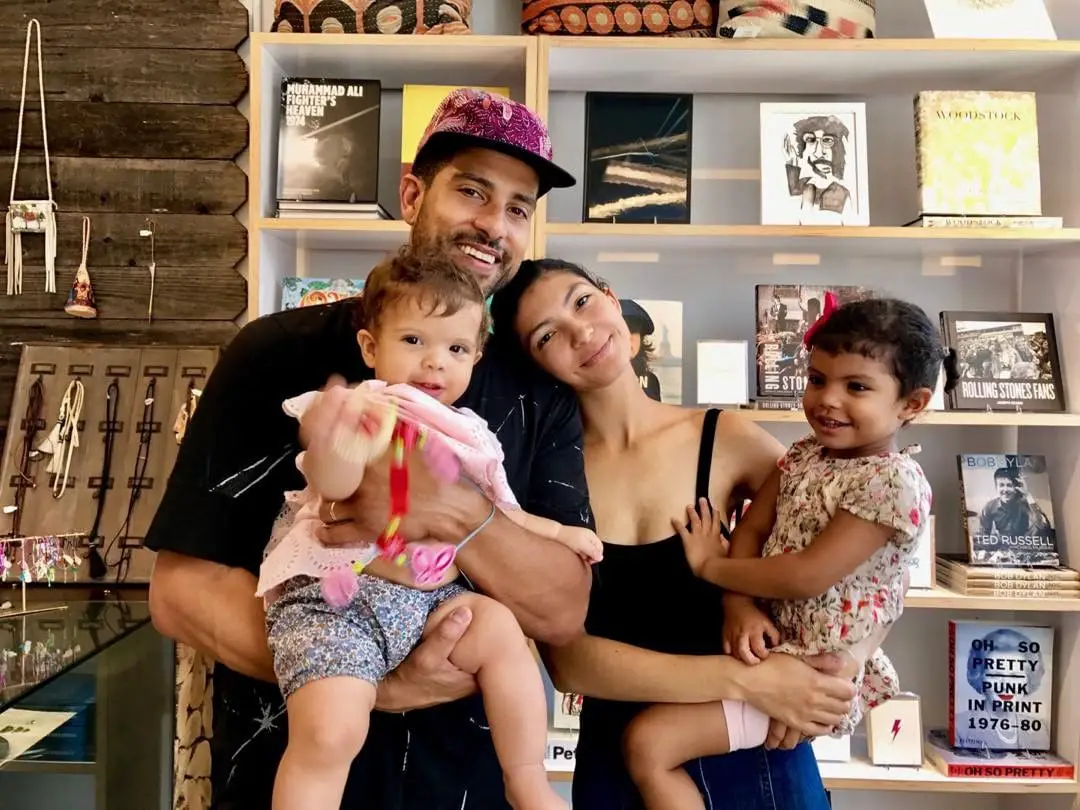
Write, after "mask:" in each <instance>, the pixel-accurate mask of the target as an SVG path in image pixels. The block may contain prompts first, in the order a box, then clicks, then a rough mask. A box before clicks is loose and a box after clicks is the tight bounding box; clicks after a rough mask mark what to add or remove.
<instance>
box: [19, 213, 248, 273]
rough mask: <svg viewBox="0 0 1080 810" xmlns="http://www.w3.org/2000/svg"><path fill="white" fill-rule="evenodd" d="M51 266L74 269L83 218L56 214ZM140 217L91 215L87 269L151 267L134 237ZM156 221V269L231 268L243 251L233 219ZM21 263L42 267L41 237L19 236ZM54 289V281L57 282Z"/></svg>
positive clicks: (145, 244)
mask: <svg viewBox="0 0 1080 810" xmlns="http://www.w3.org/2000/svg"><path fill="white" fill-rule="evenodd" d="M56 219H57V223H56V229H57V242H58V244H57V258H56V268H57V272H58V273H59V272H60V270H61V268H71V269H72V270H74V268H76V267H78V266H79V261H80V259H81V258H82V214H69V213H59V214H57V215H56ZM146 219H147V218H146V217H145V216H143V215H140V214H96V215H92V216H91V218H90V250H89V262H88V267H89V268H90V270H91V272H93V269H94V267H97V266H100V267H132V268H136V267H138V268H144V269H145V268H146V267H147V266H148V265H149V264H150V240H149V239H148V238H146V237H142V236H139V230H140V229H141V228H144V227H145V226H146ZM153 220H154V223H155V227H156V230H155V234H156V235H155V237H154V259H155V261H156V262H157V265H158V267H162V266H166V267H167V266H173V267H206V266H209V265H225V266H227V267H235V266H236V263H237V262H239V261H240V259H242V258H243V257H244V255H245V254H246V253H247V231H246V230H245V228H244V226H243V225H241V224H240V221H239V220H238V219H236V217H234V216H193V215H189V214H163V215H161V216H154V217H153ZM22 245H23V261H24V262H25V264H26V265H27V266H43V264H44V256H45V239H44V237H42V236H39V235H37V234H34V235H29V236H23V238H22ZM57 284H58V285H59V280H58V281H57Z"/></svg>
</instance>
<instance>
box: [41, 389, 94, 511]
mask: <svg viewBox="0 0 1080 810" xmlns="http://www.w3.org/2000/svg"><path fill="white" fill-rule="evenodd" d="M85 395H86V389H85V387H84V386H83V383H82V380H80V379H74V380H72V381H71V382H70V383H68V387H67V390H65V391H64V398H63V399H62V400H61V401H60V413H59V415H58V416H57V418H56V424H55V425H53V429H52V431H51V432H50V433H49V435H48V437H47V438H46V439H45V441H43V442H42V443H41V446H40V447H38V449H39V450H40V451H41V452H42V453H46V454H49V455H51V456H52V460H50V461H49V466H48V467H46V469H45V471H46V472H48V473H51V474H53V475H54V476H55V478H54V479H53V486H52V491H53V497H54V498H57V499H59V498H61V497H63V495H64V493H65V492H66V491H67V485H68V471H69V470H70V469H71V457H72V455H74V453H75V448H76V447H78V446H79V420H80V419H81V418H82V409H83V398H84V397H85Z"/></svg>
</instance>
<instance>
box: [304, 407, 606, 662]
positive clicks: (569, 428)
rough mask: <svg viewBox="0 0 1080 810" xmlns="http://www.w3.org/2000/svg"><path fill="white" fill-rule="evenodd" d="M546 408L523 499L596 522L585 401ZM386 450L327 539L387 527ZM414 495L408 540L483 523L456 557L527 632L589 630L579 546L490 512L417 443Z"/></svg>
mask: <svg viewBox="0 0 1080 810" xmlns="http://www.w3.org/2000/svg"><path fill="white" fill-rule="evenodd" d="M543 416H544V424H543V425H542V426H541V430H540V435H539V436H538V437H537V440H536V441H537V446H538V447H539V448H541V449H540V451H539V452H538V454H537V457H536V458H535V459H534V463H533V467H532V470H531V473H530V479H531V485H530V490H529V492H528V494H527V497H525V498H522V499H521V500H522V504H521V505H522V507H523V508H524V509H526V510H527V511H528V512H530V513H532V514H534V515H538V516H540V517H546V518H549V519H551V520H555V521H558V522H559V523H562V524H564V525H571V526H582V525H585V526H588V527H589V528H592V513H591V511H590V510H589V501H588V490H587V487H586V484H585V462H584V457H583V455H582V453H581V442H582V434H581V421H580V418H579V416H578V412H577V403H576V402H575V401H574V400H573V399H572V397H571V396H570V395H569V394H566V395H565V396H563V397H560V398H559V399H558V400H557V401H555V402H554V403H553V407H551V408H550V409H548V412H547V413H546V414H544V415H543ZM335 418H336V417H335V416H333V415H330V416H327V418H326V419H325V420H324V419H323V414H320V415H319V424H318V426H317V429H316V426H315V425H314V420H309V426H310V427H309V429H310V430H311V434H310V436H311V439H310V441H313V442H314V441H319V440H321V436H322V435H324V434H325V435H329V433H330V432H331V431H332V430H333V421H334V419H335ZM388 456H389V454H386V456H385V457H383V458H381V459H379V460H378V461H377V462H376V463H374V464H372V465H371V466H369V467H368V470H367V473H366V474H365V476H364V482H363V484H361V486H360V489H359V490H358V491H357V494H356V495H355V496H354V497H353V498H352V499H350V500H349V501H347V502H342V503H339V504H336V505H335V515H337V516H339V518H340V517H348V518H349V519H350V520H349V522H346V523H340V524H338V525H332V526H326V527H321V528H320V529H319V530H318V532H317V534H318V537H319V539H320V540H322V541H323V542H326V543H328V544H331V545H346V544H352V543H357V542H360V541H362V540H363V539H364V538H366V537H370V536H371V535H372V534H378V533H379V532H381V531H382V529H383V528H384V527H385V515H386V514H388V512H387V510H388V507H389V500H388V493H389V486H388V480H389V475H388V473H389V458H388ZM409 500H410V504H409V512H408V514H407V515H406V516H405V518H404V519H403V520H402V522H401V526H400V531H401V532H402V534H404V535H405V536H406V537H407V538H409V539H410V540H422V539H427V538H434V539H435V540H439V541H441V542H444V543H449V544H453V545H457V544H458V543H460V542H461V541H462V540H463V539H464V538H465V537H467V536H468V535H470V534H471V533H472V532H474V531H476V530H477V529H478V528H479V527H481V526H482V527H483V528H482V529H481V530H480V531H479V532H478V533H477V534H476V536H475V537H474V538H473V539H471V540H469V542H468V543H466V544H465V545H464V546H463V547H462V548H461V549H460V550H459V551H458V556H457V564H458V566H459V568H461V570H462V571H463V572H464V573H465V575H466V576H468V577H469V579H470V580H471V581H472V582H473V584H474V585H476V587H477V588H478V589H479V590H481V591H482V592H483V593H485V594H487V595H488V596H490V597H492V598H493V599H495V600H497V601H499V602H501V603H503V604H504V605H506V606H507V607H508V608H510V610H511V611H512V612H513V613H514V616H515V617H516V618H517V620H518V622H519V623H520V624H521V627H522V630H523V631H524V632H525V635H527V636H528V637H529V638H532V639H534V640H536V641H538V642H542V643H549V644H563V643H566V642H567V641H569V640H570V639H572V638H574V637H576V636H577V635H579V634H580V633H581V632H582V630H583V627H584V623H585V611H586V609H587V607H588V600H589V586H590V584H591V582H592V576H591V571H590V569H589V567H588V565H586V563H585V562H584V561H583V560H582V559H581V557H579V556H578V555H577V554H576V553H575V552H573V551H571V550H570V549H569V548H568V547H566V546H565V545H563V544H562V543H559V542H557V541H553V540H549V539H547V538H545V537H541V536H540V535H537V534H535V533H533V532H530V531H528V530H526V529H524V528H522V527H521V526H519V525H517V524H516V523H514V521H513V520H511V519H510V518H508V517H507V516H506V515H505V514H504V513H503V512H502V511H501V510H500V509H495V510H494V514H493V515H492V503H491V501H489V500H488V499H487V498H486V497H484V495H482V494H481V493H480V492H479V491H478V490H477V489H476V487H475V486H473V485H472V484H471V483H469V482H465V481H459V482H456V483H453V484H446V483H444V482H440V481H438V480H436V479H435V477H434V476H433V475H432V473H431V472H430V470H428V469H427V466H426V465H425V464H424V462H423V461H422V459H421V457H420V455H419V452H418V451H413V454H412V457H411V459H410V463H409ZM489 515H490V516H491V520H490V521H489V522H487V523H485V521H486V520H487V519H488V516H489Z"/></svg>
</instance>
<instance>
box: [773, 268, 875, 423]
mask: <svg viewBox="0 0 1080 810" xmlns="http://www.w3.org/2000/svg"><path fill="white" fill-rule="evenodd" d="M826 292H831V293H833V294H834V295H835V296H836V298H837V303H838V304H839V305H841V306H842V305H843V304H846V303H848V302H850V301H858V300H861V299H863V298H869V297H870V296H871V295H872V290H870V289H869V288H868V287H852V286H846V287H845V286H839V287H835V286H834V287H822V286H814V285H808V284H758V285H757V286H755V287H754V293H755V296H756V299H757V301H756V306H757V315H756V326H757V339H756V344H757V350H756V352H755V354H756V358H757V399H756V400H755V402H754V405H755V407H757V408H762V409H769V410H784V409H788V408H791V407H792V406H793V402H792V401H793V400H796V399H798V398H799V397H801V396H802V394H803V392H804V391H805V390H806V364H807V361H808V359H809V354H808V352H807V351H806V348H805V347H804V346H803V336H804V335H805V334H806V330H807V329H808V328H809V327H810V324H812V323H813V322H814V321H816V320H817V319H818V317H819V316H820V315H821V309H822V307H823V306H824V304H825V293H826ZM777 400H779V401H781V403H782V404H777V402H776V401H777Z"/></svg>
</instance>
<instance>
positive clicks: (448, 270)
mask: <svg viewBox="0 0 1080 810" xmlns="http://www.w3.org/2000/svg"><path fill="white" fill-rule="evenodd" d="M362 306H363V308H364V313H363V314H364V323H365V328H364V329H361V330H360V331H359V332H358V334H357V342H358V343H359V345H360V352H361V354H362V356H363V358H364V362H365V363H366V364H367V365H368V366H369V367H371V368H373V369H374V371H375V376H376V378H377V379H376V380H373V381H370V382H365V383H362V384H361V385H359V386H357V387H355V388H353V389H352V391H351V393H350V395H349V396H350V399H349V400H348V402H347V403H346V405H345V408H344V410H345V411H346V412H347V416H343V417H340V418H339V419H338V420H337V422H336V423H335V426H334V427H333V428H332V433H331V434H330V435H329V437H328V438H327V439H326V441H321V442H313V443H312V444H311V445H310V447H309V449H308V450H307V451H306V452H304V453H301V454H300V456H299V457H298V459H297V464H298V466H299V467H300V470H301V471H302V472H303V473H304V476H305V479H306V480H307V487H306V488H305V489H304V490H303V491H300V492H288V493H286V494H285V505H284V507H283V509H282V513H281V514H280V515H279V517H278V519H277V521H276V522H275V524H274V528H273V531H272V536H271V540H270V543H269V545H268V546H267V551H266V556H265V558H264V561H263V565H262V569H261V571H260V576H259V584H258V588H257V595H258V596H262V597H263V598H264V599H265V600H266V603H267V607H266V622H267V635H268V640H269V643H270V650H271V653H272V654H273V658H274V672H275V674H276V676H277V679H278V683H279V685H280V687H281V690H282V693H283V694H284V696H285V705H286V710H287V712H288V721H289V723H288V725H289V744H288V747H287V749H286V751H285V755H284V756H283V758H282V760H281V765H280V766H279V768H278V773H277V779H276V781H275V783H274V802H273V808H274V810H325V808H327V807H337V806H338V805H339V804H340V803H341V798H342V794H343V792H344V788H345V782H346V779H347V777H348V773H349V767H350V765H351V764H352V761H353V759H354V758H355V757H356V755H357V754H358V753H359V751H360V749H361V748H362V747H363V745H364V742H365V740H366V738H367V730H368V722H369V718H370V713H371V711H372V710H373V709H374V706H375V693H376V687H377V685H378V684H379V682H380V681H382V680H383V679H384V678H385V677H386V676H387V675H389V674H390V673H391V672H392V671H393V670H394V669H396V668H397V667H398V665H399V664H401V662H402V661H404V660H405V658H406V656H408V654H409V653H410V652H411V651H412V649H413V647H415V646H416V644H417V643H419V641H420V639H421V638H422V637H423V635H424V633H425V632H426V631H427V630H428V629H430V628H431V627H433V626H434V625H436V624H438V623H439V622H440V621H441V620H442V619H443V618H444V617H445V616H446V615H447V614H448V613H449V612H451V611H452V610H454V609H455V608H457V607H459V606H467V607H468V608H469V609H470V610H471V612H472V617H473V618H472V621H471V622H470V623H469V627H468V629H467V630H466V631H465V634H464V635H463V636H462V637H461V639H460V640H459V641H458V642H457V644H456V645H455V647H454V651H453V653H452V654H451V656H450V660H451V662H452V663H453V664H454V665H455V666H457V667H458V668H460V669H462V670H464V671H466V672H469V673H472V674H474V675H475V676H476V681H477V683H478V685H479V687H480V692H481V694H482V696H483V699H484V709H485V712H486V714H487V718H488V721H489V724H490V726H491V735H492V741H493V743H494V746H495V752H496V754H497V756H498V758H499V763H500V765H501V766H502V769H503V777H504V784H505V786H506V795H507V799H508V800H509V803H510V805H511V806H513V807H514V808H515V810H567V805H566V803H565V802H564V801H563V800H562V799H560V798H559V797H558V795H557V794H556V793H555V792H554V790H553V788H552V787H551V785H550V783H549V782H548V779H547V773H546V771H545V769H544V754H545V749H546V745H547V699H546V696H545V692H544V686H543V680H542V678H541V675H540V669H539V667H538V666H537V663H536V660H535V658H534V657H533V653H532V650H531V649H530V647H529V645H528V641H527V639H526V638H525V635H524V634H523V633H522V631H521V627H520V626H519V625H518V623H517V620H516V619H515V618H514V615H513V613H511V612H510V610H509V609H507V608H506V607H504V606H503V605H501V604H499V603H498V602H496V601H494V600H493V599H490V598H489V597H486V596H483V595H481V594H478V593H473V592H471V591H468V590H466V589H465V588H463V587H462V586H461V585H459V584H457V582H455V580H456V579H457V578H458V572H457V568H456V566H454V565H452V564H450V563H451V561H452V560H453V558H454V554H455V552H456V549H455V547H454V546H448V545H445V544H439V543H435V542H431V541H423V542H419V543H409V544H408V546H407V551H408V553H407V554H406V559H408V560H409V561H410V564H409V565H407V566H402V567H398V566H397V565H396V564H395V561H394V560H387V559H385V558H383V557H380V556H379V552H378V550H377V548H376V546H375V545H374V541H375V539H376V538H374V537H373V538H372V542H373V545H370V546H368V547H365V548H328V547H325V546H323V544H322V543H320V542H319V540H318V538H317V537H316V532H317V530H318V529H319V527H320V526H321V525H322V518H321V517H320V506H321V505H322V504H324V503H326V502H332V501H344V500H346V499H348V498H349V497H350V496H351V495H352V494H353V493H354V492H355V491H356V489H357V487H359V485H360V482H361V480H362V478H363V475H364V471H365V469H366V466H367V463H368V462H370V461H373V460H375V459H376V458H378V457H380V456H381V455H383V454H384V453H386V452H388V448H390V449H389V451H390V452H393V448H392V447H391V446H390V441H391V431H392V430H393V429H394V426H395V425H399V426H400V425H410V426H411V427H416V428H419V429H422V430H423V431H425V438H424V443H423V448H422V452H421V454H420V457H421V458H422V459H423V460H420V459H417V460H416V461H411V462H410V463H413V464H424V463H426V464H428V465H429V466H430V467H431V468H432V470H433V472H436V473H437V472H438V471H439V470H443V471H445V470H446V468H447V467H449V468H450V471H451V474H452V475H456V474H458V473H460V474H461V475H463V476H464V477H466V478H468V479H470V480H471V481H472V482H473V483H475V484H476V486H477V487H478V488H479V489H480V491H481V492H483V493H484V494H485V495H486V496H487V498H488V499H489V500H490V501H491V502H492V504H493V509H499V510H502V511H503V512H504V513H505V514H506V515H507V517H509V518H510V519H512V520H514V521H515V522H516V523H518V524H519V525H522V526H524V527H526V528H527V529H529V530H530V531H532V532H533V533H535V534H538V535H540V536H542V537H546V538H549V539H550V540H552V541H554V542H557V543H561V544H563V545H566V546H569V547H570V548H572V549H573V550H574V551H576V552H578V553H579V554H581V555H582V556H583V557H584V558H586V559H588V560H597V559H599V557H600V554H601V551H602V544H601V543H600V540H599V538H598V537H597V536H596V534H595V533H594V532H592V531H590V530H588V529H586V528H583V527H574V526H563V525H561V524H559V523H557V522H555V521H552V520H548V519H546V518H542V517H539V516H536V515H531V514H528V513H526V512H524V511H523V510H522V509H521V508H520V506H519V505H518V503H517V500H516V498H515V497H514V494H513V492H512V491H511V490H510V485H509V483H508V481H507V477H506V473H505V471H504V469H503V463H502V462H503V452H502V447H501V446H500V444H499V441H498V439H497V438H496V437H495V435H494V434H493V433H492V432H491V431H490V430H489V429H488V427H487V424H486V423H485V422H484V420H483V419H481V418H480V417H479V416H478V415H476V414H475V413H473V412H472V411H469V410H467V409H465V408H454V407H453V405H452V403H454V402H455V401H457V400H458V399H459V398H460V397H461V396H462V394H464V393H465V390H466V388H467V387H468V384H469V380H470V379H471V377H472V370H473V366H474V365H475V363H476V361H477V359H479V357H480V353H481V349H482V347H483V344H484V340H485V338H486V336H487V332H488V316H487V310H486V306H485V302H484V293H483V291H482V290H481V289H480V286H479V284H478V282H477V280H476V278H475V277H474V276H473V275H472V274H471V273H468V272H466V271H463V270H460V269H458V268H457V267H456V266H455V265H454V264H453V263H452V262H451V261H450V260H449V259H447V258H441V257H439V256H418V255H416V254H414V253H411V252H409V251H403V252H402V253H400V254H398V255H397V256H395V257H392V258H391V259H388V260H387V261H385V262H383V263H382V264H380V265H379V266H378V267H376V268H375V269H373V270H372V271H371V273H369V274H368V277H367V280H366V282H365V285H364V294H363V302H362ZM318 397H319V393H318V392H308V393H305V394H301V395H300V396H297V397H294V398H292V399H289V400H287V401H286V402H285V403H284V405H283V407H284V409H285V411H286V412H287V413H289V414H291V415H292V416H294V417H296V418H297V419H298V420H301V421H303V419H304V416H305V414H306V413H307V411H308V409H309V408H311V407H312V406H313V404H314V403H315V402H316V400H317V398H318ZM353 417H356V418H355V419H353ZM447 462H450V463H449V464H448V463H447ZM387 517H388V518H389V515H388V516H387ZM425 554H426V555H428V557H429V558H438V559H442V560H444V561H445V563H447V564H446V565H442V566H428V567H426V568H425V569H424V570H423V571H421V570H420V568H419V567H418V566H417V560H418V559H419V558H420V557H422V556H423V555H425ZM433 570H434V571H436V572H437V573H434V574H433V573H432V571H433ZM342 571H345V572H346V574H347V575H348V578H349V582H350V583H351V584H352V589H351V590H350V591H349V592H348V593H347V594H346V595H345V597H344V598H339V597H341V596H342V592H339V591H337V590H334V589H330V590H327V589H326V587H325V586H326V583H327V581H328V580H332V579H334V578H335V577H336V576H337V575H338V574H339V573H340V572H342ZM353 572H357V573H353ZM421 574H423V575H424V576H421ZM330 594H334V595H335V596H334V598H327V597H329V595H330Z"/></svg>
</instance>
